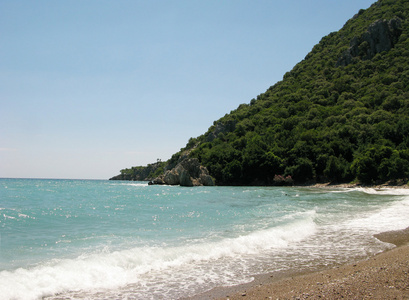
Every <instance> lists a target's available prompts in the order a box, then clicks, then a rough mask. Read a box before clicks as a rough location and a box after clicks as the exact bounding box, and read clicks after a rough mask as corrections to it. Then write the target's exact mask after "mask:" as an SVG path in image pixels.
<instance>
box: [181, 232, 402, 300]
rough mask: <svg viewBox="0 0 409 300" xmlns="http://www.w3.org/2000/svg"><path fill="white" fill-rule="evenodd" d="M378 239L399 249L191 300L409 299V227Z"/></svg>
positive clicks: (266, 278) (267, 276) (262, 279)
mask: <svg viewBox="0 0 409 300" xmlns="http://www.w3.org/2000/svg"><path fill="white" fill-rule="evenodd" d="M375 237H376V238H378V239H379V240H381V241H384V242H388V243H391V244H395V245H396V246H397V247H395V248H393V249H392V250H388V251H386V252H383V253H380V254H378V255H375V256H372V257H370V258H368V259H366V260H364V261H360V262H355V263H350V264H346V265H342V266H336V267H333V268H331V269H326V270H321V271H312V270H304V271H300V272H295V271H292V272H286V273H279V274H275V273H272V274H264V275H260V276H256V277H255V280H254V281H252V282H250V283H247V284H243V285H238V286H234V287H220V288H216V289H213V290H211V291H209V292H207V293H204V294H201V295H197V296H195V297H192V298H189V299H192V300H203V299H235V300H237V299H240V300H248V299H409V228H408V229H405V230H400V231H392V232H385V233H381V234H378V235H376V236H375Z"/></svg>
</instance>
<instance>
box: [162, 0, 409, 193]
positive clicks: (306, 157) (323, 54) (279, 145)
mask: <svg viewBox="0 0 409 300" xmlns="http://www.w3.org/2000/svg"><path fill="white" fill-rule="evenodd" d="M408 35H409V1H407V0H380V1H378V2H376V3H375V4H373V5H372V6H371V7H370V8H368V9H367V10H360V11H359V13H358V14H357V15H356V16H354V17H353V18H352V19H351V20H349V21H348V22H347V23H346V24H345V25H344V27H343V28H342V29H341V30H340V31H338V32H334V33H331V34H329V35H328V36H326V37H324V38H322V40H321V41H320V42H319V44H317V45H316V46H315V47H314V48H313V49H312V51H311V52H310V53H308V55H307V56H306V57H305V59H304V60H303V61H301V62H300V63H298V64H297V65H296V66H295V67H294V68H293V69H292V70H291V71H290V72H288V73H286V74H285V75H284V77H283V80H282V81H280V82H278V83H277V84H275V85H274V86H271V87H270V88H268V89H267V91H266V92H265V93H263V94H260V95H259V96H257V98H256V99H252V100H251V101H250V103H249V104H241V105H240V106H239V107H238V108H237V109H236V110H234V111H231V112H230V113H229V114H226V115H225V116H224V117H222V118H221V119H219V120H217V121H215V122H214V123H213V126H211V127H210V128H209V130H208V131H207V132H206V133H205V134H203V135H201V136H199V137H197V138H191V139H190V140H189V142H188V144H187V145H186V147H185V148H183V149H181V151H180V152H179V153H176V154H174V155H173V157H172V158H171V159H170V160H169V161H168V166H169V167H171V166H174V165H175V163H176V162H177V161H178V160H179V158H180V157H181V155H182V154H183V155H188V156H189V157H191V158H197V159H199V161H200V163H201V164H202V165H204V166H205V167H207V169H208V170H209V172H210V175H212V176H213V177H214V178H215V179H216V184H218V185H248V184H250V185H251V184H255V185H259V184H266V185H270V184H271V185H273V184H275V185H279V184H292V183H305V182H328V181H331V182H337V183H341V182H351V181H359V182H361V183H365V184H373V183H381V182H386V181H398V180H399V181H402V180H405V181H407V180H408V178H409V39H408Z"/></svg>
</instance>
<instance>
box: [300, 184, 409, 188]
mask: <svg viewBox="0 0 409 300" xmlns="http://www.w3.org/2000/svg"><path fill="white" fill-rule="evenodd" d="M302 186H305V187H318V188H372V189H409V184H390V183H384V184H374V185H363V184H359V183H340V184H332V183H315V184H311V185H302Z"/></svg>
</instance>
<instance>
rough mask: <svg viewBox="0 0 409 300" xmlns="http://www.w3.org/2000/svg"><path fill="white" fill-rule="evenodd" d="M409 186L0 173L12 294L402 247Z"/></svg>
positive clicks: (246, 275)
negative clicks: (227, 183)
mask: <svg viewBox="0 0 409 300" xmlns="http://www.w3.org/2000/svg"><path fill="white" fill-rule="evenodd" d="M408 216H409V190H405V189H372V188H368V189H365V188H349V189H347V188H315V187H238V186H235V187H218V186H216V187H180V186H165V185H163V186H160V185H154V186H149V185H148V184H147V183H146V182H132V181H108V180H55V179H0V299H180V298H182V297H188V296H194V295H197V294H200V293H202V292H205V291H208V290H210V289H212V288H214V287H219V286H232V285H236V284H240V283H246V282H250V281H252V280H253V279H254V276H255V275H257V274H264V273H270V272H280V271H286V270H298V269H314V268H317V267H325V266H335V265H339V264H344V263H347V262H352V261H355V260H358V259H364V258H366V257H370V256H372V255H375V254H376V253H379V252H381V251H384V250H386V249H390V248H392V247H393V245H391V244H387V243H384V242H381V241H379V240H378V239H376V238H375V237H374V234H377V233H380V232H384V231H389V230H399V229H404V228H407V227H409V218H408Z"/></svg>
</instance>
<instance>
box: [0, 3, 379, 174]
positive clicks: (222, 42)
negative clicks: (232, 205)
mask: <svg viewBox="0 0 409 300" xmlns="http://www.w3.org/2000/svg"><path fill="white" fill-rule="evenodd" d="M373 2H375V0H342V1H341V0H286V1H282V0H202V1H197V0H175V1H170V0H149V1H148V0H144V1H142V0H115V1H111V0H110V1H108V0H85V1H81V0H75V1H74V0H66V1H54V0H47V1H45V0H37V1H31V0H17V1H12V0H2V1H0V178H71V179H108V178H110V177H112V176H114V175H117V174H119V172H120V170H121V169H124V168H129V167H132V166H141V165H146V164H148V163H153V162H156V161H157V159H161V160H167V159H169V158H170V157H171V156H172V154H174V153H176V152H178V151H179V150H180V149H181V148H183V147H184V146H185V145H186V143H187V142H188V140H189V138H191V137H197V136H199V135H201V134H203V133H205V132H206V131H207V129H208V128H209V127H210V126H211V125H212V124H213V121H215V120H218V119H219V118H221V117H222V116H224V115H225V114H226V113H229V112H230V111H231V110H234V109H236V108H237V107H238V106H239V105H240V104H242V103H249V102H250V101H251V99H252V98H256V97H257V95H259V94H261V93H263V92H265V91H266V90H267V89H268V88H269V87H270V86H272V85H274V84H275V83H276V82H277V81H280V80H282V78H283V75H284V74H285V73H286V72H288V71H290V70H291V69H292V68H293V67H294V66H295V65H296V64H297V63H298V62H300V61H301V60H303V59H304V57H305V56H306V55H307V54H308V52H310V51H311V49H312V48H313V46H314V45H315V44H317V43H318V42H319V41H320V40H321V38H322V37H323V36H326V35H328V34H329V33H331V32H333V31H338V30H339V29H341V28H342V26H343V25H344V24H345V22H346V21H347V20H348V19H350V18H352V17H353V16H354V15H355V14H356V13H357V12H358V11H359V9H361V8H363V9H366V8H368V7H369V6H370V5H371V4H372V3H373Z"/></svg>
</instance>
